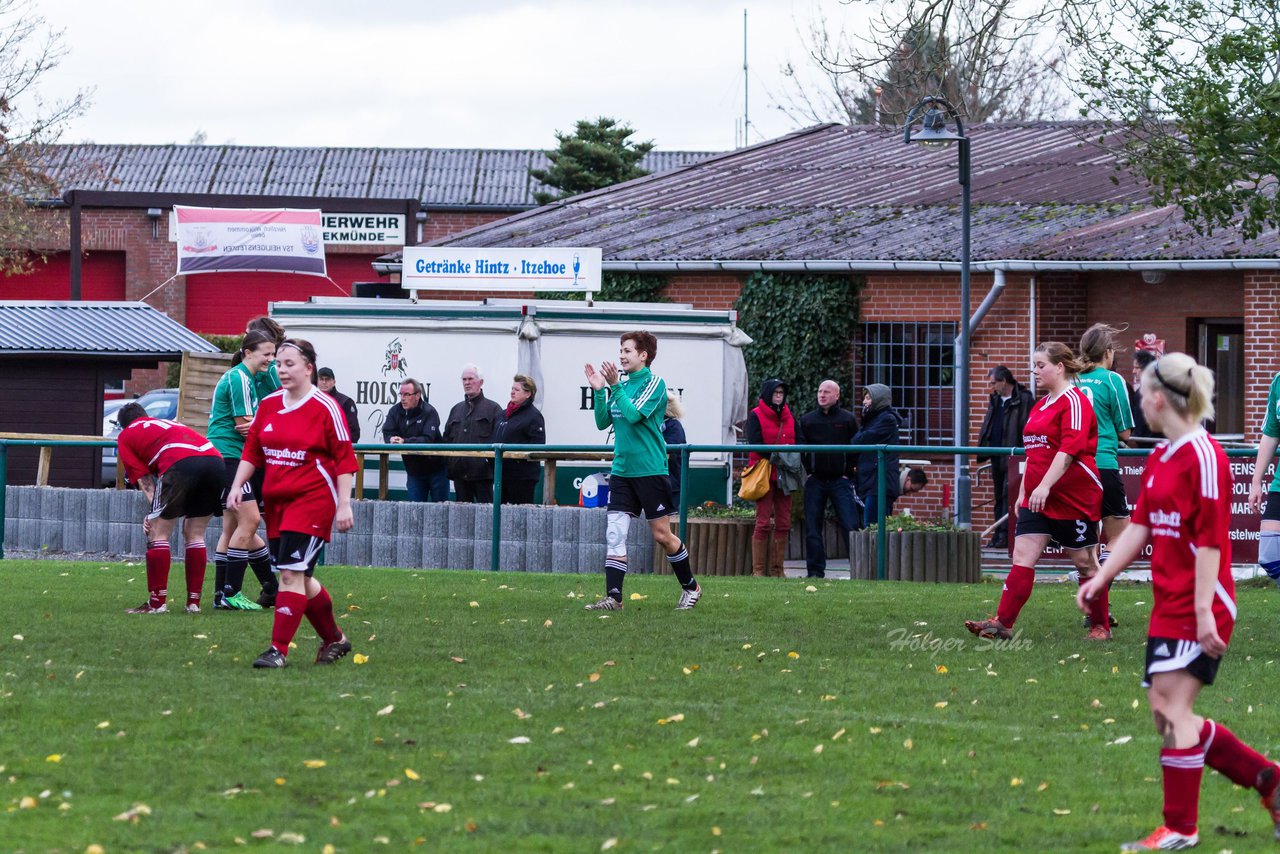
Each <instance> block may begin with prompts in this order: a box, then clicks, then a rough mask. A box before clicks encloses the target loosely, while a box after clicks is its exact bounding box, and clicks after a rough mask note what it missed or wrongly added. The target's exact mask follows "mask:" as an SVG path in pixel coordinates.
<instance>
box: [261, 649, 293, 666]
mask: <svg viewBox="0 0 1280 854" xmlns="http://www.w3.org/2000/svg"><path fill="white" fill-rule="evenodd" d="M288 663H289V662H288V661H287V660H286V659H285V657H284V656H283V655H281V654H280V650H278V649H276V648H275V647H274V646H269V647H267V651H266V652H264V653H263V654H262V655H260V656H258V657H257V658H255V659H254V660H253V666H254V667H257V668H264V667H284V666H285V665H286V664H288Z"/></svg>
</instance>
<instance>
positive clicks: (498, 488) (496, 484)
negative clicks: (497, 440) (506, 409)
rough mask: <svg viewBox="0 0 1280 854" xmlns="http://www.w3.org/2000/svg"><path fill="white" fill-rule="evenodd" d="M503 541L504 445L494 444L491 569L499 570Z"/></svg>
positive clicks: (490, 537)
mask: <svg viewBox="0 0 1280 854" xmlns="http://www.w3.org/2000/svg"><path fill="white" fill-rule="evenodd" d="M501 541H502V446H501V445H494V446H493V531H492V533H490V535H489V570H490V571H491V572H497V571H498V547H499V545H500V544H501Z"/></svg>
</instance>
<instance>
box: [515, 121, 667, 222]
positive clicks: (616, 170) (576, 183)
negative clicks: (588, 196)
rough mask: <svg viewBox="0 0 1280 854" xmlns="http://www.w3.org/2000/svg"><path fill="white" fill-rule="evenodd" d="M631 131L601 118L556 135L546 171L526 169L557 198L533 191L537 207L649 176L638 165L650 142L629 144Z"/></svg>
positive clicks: (616, 122) (582, 122)
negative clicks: (557, 143) (551, 190)
mask: <svg viewBox="0 0 1280 854" xmlns="http://www.w3.org/2000/svg"><path fill="white" fill-rule="evenodd" d="M634 133H635V131H634V130H632V129H631V128H630V127H628V126H626V125H623V124H619V123H618V121H617V120H616V119H610V118H606V117H604V116H601V117H600V118H598V119H596V120H595V121H593V122H592V121H587V120H585V119H584V120H582V121H579V122H578V125H577V130H575V131H574V132H573V133H572V134H565V133H561V132H560V131H556V140H558V141H559V143H560V144H559V146H558V147H557V148H556V150H555V151H548V152H547V158H548V159H549V160H550V161H551V168H549V169H530V170H529V174H530V175H532V176H533V177H534V178H535V179H536V180H538V181H541V182H542V183H543V184H545V185H547V186H548V187H551V188H553V189H555V190H559V191H560V192H559V193H558V194H553V193H547V192H542V191H537V192H535V193H534V194H533V198H534V200H535V201H537V203H538V204H540V205H545V204H548V203H549V202H554V201H558V200H560V199H564V198H568V197H569V196H576V195H577V194H578V193H585V192H588V191H589V190H599V189H600V188H602V187H608V186H611V185H613V184H619V183H621V182H623V181H630V180H631V179H632V178H639V177H641V176H643V175H647V174H649V173H648V172H646V171H645V170H643V169H641V168H640V165H639V164H640V161H641V160H642V159H644V156H645V155H646V154H648V153H649V152H650V151H651V150H652V149H653V142H652V141H650V142H633V141H631V140H630V137H631V135H632V134H634Z"/></svg>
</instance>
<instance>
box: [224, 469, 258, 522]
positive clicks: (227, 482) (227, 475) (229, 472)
mask: <svg viewBox="0 0 1280 854" xmlns="http://www.w3.org/2000/svg"><path fill="white" fill-rule="evenodd" d="M223 465H224V469H223V477H222V508H223V509H224V510H225V509H226V507H227V494H228V493H230V492H231V484H233V483H235V482H236V471H237V470H238V469H239V468H240V460H239V459H230V460H227V459H224V460H223ZM262 475H263V472H262V469H258V470H257V471H255V472H254V473H253V477H251V478H249V481H248V483H246V484H245V485H244V486H243V487H242V488H241V492H243V493H244V497H245V498H246V499H248V498H252V499H253V500H254V501H256V502H258V510H259V511H261V510H262Z"/></svg>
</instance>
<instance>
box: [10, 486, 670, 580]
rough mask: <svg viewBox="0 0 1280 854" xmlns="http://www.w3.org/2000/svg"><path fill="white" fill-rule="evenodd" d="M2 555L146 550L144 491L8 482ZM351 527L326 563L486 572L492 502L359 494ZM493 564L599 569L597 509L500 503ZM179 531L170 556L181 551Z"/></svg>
mask: <svg viewBox="0 0 1280 854" xmlns="http://www.w3.org/2000/svg"><path fill="white" fill-rule="evenodd" d="M5 500H6V507H5V520H4V550H5V556H6V557H50V558H62V559H76V558H87V559H92V560H115V559H141V557H142V555H143V554H144V553H145V551H146V538H145V537H143V535H142V517H143V515H144V513H145V512H146V502H145V499H143V497H142V495H141V493H138V492H136V491H131V490H125V491H117V490H113V489H56V488H51V487H37V486H10V487H8V488H7V490H6V493H5ZM352 509H353V511H354V513H355V527H354V528H353V529H352V530H351V531H350V532H348V533H346V534H334V536H333V541H332V542H331V543H330V544H329V546H328V548H327V549H326V553H325V562H326V563H329V564H339V565H347V566H385V567H403V568H408V569H416V568H424V569H481V570H488V569H489V568H490V567H489V563H490V553H491V534H492V532H493V508H492V506H490V505H488V504H454V503H445V504H415V503H410V502H407V501H356V502H354V503H353V505H352ZM220 533H221V521H220V520H219V519H216V518H215V519H214V520H213V523H212V524H211V525H210V526H209V532H208V535H207V537H206V539H207V541H208V544H209V551H210V555H212V552H213V546H214V544H216V543H217V541H218V536H219V534H220ZM501 534H502V536H501V544H500V547H499V550H498V554H499V566H498V567H497V568H498V569H499V570H501V571H504V572H574V573H598V572H602V571H603V569H604V535H605V511H604V509H603V508H590V509H588V508H582V507H550V506H541V505H521V506H510V505H504V506H503V508H502V532H501ZM180 537H181V535H180V533H177V532H175V534H174V537H173V543H172V548H173V550H174V551H173V553H174V554H175V555H181V554H182V545H183V544H182V542H181V539H180ZM627 551H628V562H629V563H630V565H631V566H632V567H633V571H634V572H649V571H650V567H651V566H652V565H653V540H652V538H651V537H650V535H649V526H648V525H645V524H643V523H642V522H639V523H637V524H633V525H632V526H631V533H630V536H629V537H628V546H627Z"/></svg>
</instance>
